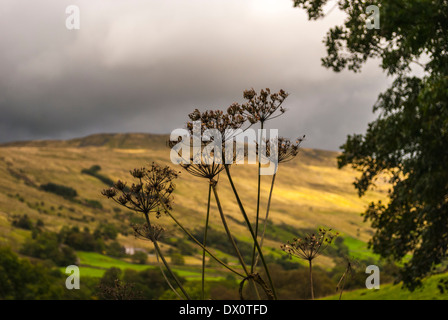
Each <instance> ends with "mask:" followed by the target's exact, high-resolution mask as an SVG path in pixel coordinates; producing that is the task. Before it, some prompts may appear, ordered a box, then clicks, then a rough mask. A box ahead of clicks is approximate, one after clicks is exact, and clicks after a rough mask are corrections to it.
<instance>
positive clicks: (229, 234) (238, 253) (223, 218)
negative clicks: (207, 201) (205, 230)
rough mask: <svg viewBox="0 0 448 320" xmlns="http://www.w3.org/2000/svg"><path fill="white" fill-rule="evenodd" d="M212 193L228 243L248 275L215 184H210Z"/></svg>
mask: <svg viewBox="0 0 448 320" xmlns="http://www.w3.org/2000/svg"><path fill="white" fill-rule="evenodd" d="M212 189H213V193H214V195H215V200H216V205H217V206H218V211H219V215H220V216H221V220H222V224H223V226H224V229H225V231H226V233H227V237H228V238H229V240H230V243H231V244H232V246H233V248H234V249H235V253H236V256H237V258H238V260H239V261H240V264H241V267H242V268H243V270H244V272H245V273H246V276H249V271H248V270H247V267H246V264H245V263H244V259H243V257H242V256H241V253H240V250H239V249H238V246H237V245H236V243H235V239H234V238H233V236H232V233H231V232H230V229H229V226H228V225H227V221H226V217H225V216H224V212H223V211H222V207H221V202H220V201H219V197H218V192H217V191H216V184H213V185H212Z"/></svg>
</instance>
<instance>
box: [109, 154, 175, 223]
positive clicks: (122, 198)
mask: <svg viewBox="0 0 448 320" xmlns="http://www.w3.org/2000/svg"><path fill="white" fill-rule="evenodd" d="M130 174H131V176H132V177H134V178H135V179H137V182H136V183H132V186H131V187H130V188H126V183H125V182H122V181H120V180H119V181H117V182H116V183H115V187H112V188H109V189H104V190H103V191H102V194H103V195H104V196H106V197H107V198H108V199H112V200H114V201H115V202H116V203H118V204H120V205H122V206H124V207H126V208H128V209H130V210H133V211H136V212H141V213H143V214H149V213H150V212H155V213H156V215H157V216H159V215H160V214H161V213H162V212H165V213H166V212H167V211H168V210H171V209H172V193H173V192H174V188H175V185H174V183H173V180H174V179H176V178H177V177H178V172H176V171H174V170H172V169H171V168H169V167H168V166H165V167H161V166H159V165H157V164H154V163H152V164H151V165H150V166H149V168H140V169H134V170H131V171H130Z"/></svg>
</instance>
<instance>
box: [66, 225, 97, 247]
mask: <svg viewBox="0 0 448 320" xmlns="http://www.w3.org/2000/svg"><path fill="white" fill-rule="evenodd" d="M59 239H60V242H61V243H63V244H66V245H68V246H70V247H72V248H74V249H75V250H82V251H91V252H102V251H103V250H104V249H105V244H104V241H103V239H101V238H95V237H94V235H93V234H91V233H90V231H89V229H88V228H84V230H83V231H82V232H81V231H80V230H79V228H78V227H77V226H73V227H71V228H69V227H67V226H64V227H63V228H62V229H61V230H60V231H59Z"/></svg>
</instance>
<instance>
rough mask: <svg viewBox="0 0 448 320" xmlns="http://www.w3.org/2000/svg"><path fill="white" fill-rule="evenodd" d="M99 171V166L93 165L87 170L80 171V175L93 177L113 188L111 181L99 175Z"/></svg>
mask: <svg viewBox="0 0 448 320" xmlns="http://www.w3.org/2000/svg"><path fill="white" fill-rule="evenodd" d="M100 170H101V167H100V166H99V165H93V166H91V167H90V168H89V169H82V170H81V173H83V174H88V175H89V176H92V177H95V178H97V179H98V180H100V181H101V182H103V183H104V184H106V185H108V186H110V187H111V186H113V185H114V182H113V181H112V180H111V179H109V178H108V177H106V176H104V175H102V174H100V173H99V171H100Z"/></svg>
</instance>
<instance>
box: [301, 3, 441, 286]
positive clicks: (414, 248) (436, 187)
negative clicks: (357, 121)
mask: <svg viewBox="0 0 448 320" xmlns="http://www.w3.org/2000/svg"><path fill="white" fill-rule="evenodd" d="M325 3H327V1H325V0H324V1H322V0H315V1H313V0H295V1H294V6H297V7H301V8H304V9H305V10H306V11H307V12H308V15H309V18H310V19H317V18H321V17H323V16H324V13H323V10H322V8H323V5H324V4H325ZM337 3H338V6H339V8H340V9H341V10H343V11H344V12H346V13H347V14H348V16H347V19H346V20H345V22H344V25H342V26H336V27H334V28H332V29H330V31H329V32H328V34H327V38H326V40H325V44H326V47H327V56H326V57H325V58H323V59H322V62H323V65H324V66H325V67H327V68H332V69H333V70H334V71H337V72H338V71H341V70H343V69H344V68H348V69H349V70H353V71H355V72H357V71H359V70H360V69H361V67H362V65H363V64H364V63H365V62H366V61H367V60H368V59H369V58H378V59H380V61H381V67H382V68H383V69H384V70H385V71H386V72H387V73H388V74H389V75H392V76H394V77H395V81H394V82H393V84H392V85H391V87H390V88H389V89H387V90H386V92H384V93H383V94H381V95H380V96H379V98H378V101H377V102H376V104H375V105H374V107H373V110H374V112H376V113H377V114H378V118H377V120H375V121H373V122H372V123H370V124H369V126H368V129H367V132H366V133H365V134H354V135H351V136H348V138H347V141H346V142H345V144H344V145H343V146H342V149H343V153H342V155H341V156H340V157H339V159H338V161H339V166H340V167H344V166H347V165H350V166H352V167H353V168H355V169H357V170H359V171H360V173H361V176H360V178H358V179H357V180H356V181H355V183H354V185H355V187H356V189H357V190H358V192H359V195H360V196H362V195H364V194H365V192H366V191H367V190H368V189H369V187H372V186H374V185H375V181H376V179H377V178H379V177H381V176H386V177H388V179H389V182H390V183H391V189H390V191H389V203H381V202H374V203H371V204H370V206H369V208H368V209H367V211H366V213H365V218H366V220H370V221H371V223H372V227H374V228H375V229H376V232H375V234H374V236H373V238H372V240H371V245H372V246H373V249H374V251H375V252H377V253H380V254H381V255H383V256H385V257H387V256H390V257H393V258H395V259H397V260H401V259H402V258H403V257H404V256H405V255H406V254H407V253H412V259H411V260H410V261H409V262H406V263H405V264H404V268H403V270H402V273H401V274H402V279H403V280H404V283H405V285H406V286H408V287H409V288H411V289H412V288H415V285H416V284H418V283H419V280H420V279H421V278H422V277H423V276H424V275H425V274H426V273H427V272H429V271H430V270H431V269H432V267H434V266H435V265H436V264H438V263H440V262H441V261H442V260H443V259H445V258H446V256H447V248H448V105H447V104H448V89H447V88H448V41H447V38H448V2H447V1H446V0H432V1H431V0H414V1H407V0H386V1H381V2H378V3H372V2H371V1H365V0H339V1H338V2H337ZM370 4H375V5H378V6H379V9H380V29H370V30H369V29H367V28H366V17H367V16H369V15H370V13H367V12H366V8H367V6H369V5H370ZM423 55H424V57H423ZM422 57H423V58H424V59H422ZM423 61H424V62H423ZM411 66H417V67H419V66H420V67H421V68H422V69H423V71H424V72H423V75H422V76H421V77H416V76H411V75H410V70H411Z"/></svg>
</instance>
